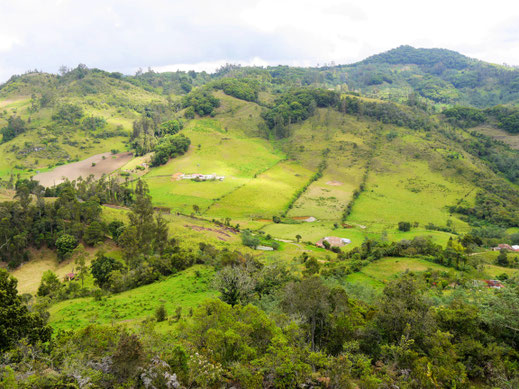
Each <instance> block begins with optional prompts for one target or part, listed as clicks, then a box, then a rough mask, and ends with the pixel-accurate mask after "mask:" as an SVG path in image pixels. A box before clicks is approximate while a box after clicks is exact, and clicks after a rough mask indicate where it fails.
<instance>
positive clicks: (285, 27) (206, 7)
mask: <svg viewBox="0 0 519 389" xmlns="http://www.w3.org/2000/svg"><path fill="white" fill-rule="evenodd" d="M0 20H1V22H0V82H1V81H5V80H7V79H8V78H9V77H10V76H11V75H13V74H20V73H23V72H25V71H27V70H32V69H38V70H43V71H46V72H53V73H56V72H57V71H58V69H59V68H60V66H63V65H64V66H67V67H75V66H77V65H78V64H79V63H83V64H86V65H87V66H88V67H97V68H101V69H104V70H108V71H119V72H122V73H125V74H133V73H135V71H136V70H137V69H139V68H143V69H147V68H148V67H151V68H152V69H154V70H156V71H175V70H177V69H180V70H190V69H193V70H197V71H201V70H206V71H214V70H216V69H217V68H218V67H220V66H222V65H224V64H225V63H233V64H243V65H262V66H266V65H278V64H286V65H297V66H316V65H318V64H321V65H322V64H325V63H331V62H335V63H336V64H344V63H352V62H355V61H358V60H361V59H364V58H366V57H368V56H370V55H373V54H377V53H380V52H383V51H386V50H389V49H392V48H395V47H398V46H400V45H404V44H406V45H412V46H414V47H440V48H447V49H451V50H456V51H459V52H461V53H462V54H465V55H468V56H470V57H474V58H478V59H481V60H485V61H488V62H493V63H499V64H502V63H506V64H509V65H519V1H517V0H515V1H509V0H493V1H491V2H489V1H479V0H471V1H466V0H448V1H446V0H435V1H427V2H425V1H418V0H391V1H388V0H362V1H361V0H356V1H344V0H220V1H217V0H187V1H184V0H170V1H166V0H146V1H136V0H102V1H100V0H0Z"/></svg>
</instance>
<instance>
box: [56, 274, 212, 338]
mask: <svg viewBox="0 0 519 389" xmlns="http://www.w3.org/2000/svg"><path fill="white" fill-rule="evenodd" d="M213 274H214V273H213V270H212V269H211V268H209V267H205V266H202V265H196V266H193V267H192V268H190V269H187V270H185V271H183V272H180V273H178V274H176V275H173V276H170V277H169V278H167V279H165V280H163V281H158V282H155V283H153V284H150V285H145V286H142V287H139V288H136V289H132V290H129V291H126V292H122V293H119V294H115V295H112V296H110V297H108V298H105V299H103V300H102V301H94V299H93V298H91V297H89V298H79V299H74V300H68V301H62V302H59V303H57V304H55V305H53V306H52V307H51V308H50V310H49V311H50V324H51V326H52V327H53V328H54V329H63V330H71V329H78V328H82V327H85V326H87V325H88V324H93V323H96V324H111V323H117V322H119V323H121V322H124V323H126V324H129V325H135V324H138V322H139V321H141V320H143V319H146V318H149V317H152V316H153V315H154V312H155V310H156V309H157V307H159V306H160V305H162V304H164V307H165V308H166V310H167V312H168V314H169V315H173V314H174V313H175V310H176V309H177V308H178V307H181V308H182V314H183V315H186V314H188V311H189V309H190V308H195V307H196V306H198V305H199V304H200V303H201V302H202V301H204V300H206V299H208V298H212V297H216V296H217V292H216V291H215V290H213V289H212V288H211V280H212V278H213ZM164 324H166V323H164Z"/></svg>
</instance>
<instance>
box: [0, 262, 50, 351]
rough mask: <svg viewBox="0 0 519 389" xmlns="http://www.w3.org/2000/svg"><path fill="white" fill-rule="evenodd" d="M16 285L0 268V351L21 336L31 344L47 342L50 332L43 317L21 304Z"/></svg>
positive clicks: (11, 344)
mask: <svg viewBox="0 0 519 389" xmlns="http://www.w3.org/2000/svg"><path fill="white" fill-rule="evenodd" d="M16 285H17V281H16V279H15V278H14V277H12V276H10V275H9V273H8V272H7V271H6V270H4V269H0V352H4V351H6V350H8V349H9V348H11V347H12V346H13V345H14V344H15V343H16V342H18V341H19V340H21V339H23V338H27V339H28V340H29V342H30V343H33V344H34V343H36V342H38V341H41V342H47V341H49V340H50V337H51V334H52V330H51V328H50V327H49V326H47V325H46V324H45V322H44V320H43V318H42V317H40V316H39V315H38V314H36V313H30V312H29V310H28V309H27V307H26V306H25V305H23V304H22V301H21V298H20V296H19V295H18V291H17V289H16Z"/></svg>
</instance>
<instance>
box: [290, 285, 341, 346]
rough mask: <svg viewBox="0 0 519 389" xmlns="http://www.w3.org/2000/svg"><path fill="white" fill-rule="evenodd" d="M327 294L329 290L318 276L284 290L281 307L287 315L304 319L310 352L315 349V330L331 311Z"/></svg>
mask: <svg viewBox="0 0 519 389" xmlns="http://www.w3.org/2000/svg"><path fill="white" fill-rule="evenodd" d="M329 294H330V290H329V288H328V287H327V286H326V285H324V284H323V282H322V280H321V278H320V277H318V276H314V277H311V278H306V279H304V280H303V281H301V282H291V283H290V284H288V285H287V286H286V288H285V293H284V296H283V300H282V302H281V305H282V307H283V308H284V309H285V311H287V312H288V313H291V314H297V315H301V316H302V317H303V318H304V319H305V322H306V324H307V326H308V329H309V338H310V344H311V349H312V350H315V349H316V343H317V340H318V339H317V330H318V328H319V327H322V325H323V323H324V321H325V320H326V318H327V315H328V314H329V313H330V310H331V306H330V300H329V298H328V297H329Z"/></svg>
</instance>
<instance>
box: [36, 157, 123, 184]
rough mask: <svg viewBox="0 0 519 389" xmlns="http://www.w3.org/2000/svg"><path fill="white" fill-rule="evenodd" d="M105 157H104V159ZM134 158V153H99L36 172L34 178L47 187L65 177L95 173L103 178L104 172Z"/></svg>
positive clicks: (84, 176)
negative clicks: (52, 168) (48, 170)
mask: <svg viewBox="0 0 519 389" xmlns="http://www.w3.org/2000/svg"><path fill="white" fill-rule="evenodd" d="M103 157H104V159H103ZM131 159H132V153H130V152H128V153H120V154H115V155H113V154H111V153H103V154H97V155H94V156H92V157H90V158H87V159H84V160H82V161H79V162H73V163H69V164H67V165H62V166H58V167H57V168H55V169H54V170H52V171H50V172H45V173H38V174H36V175H35V176H34V177H33V179H34V180H36V181H39V182H40V184H41V185H43V186H45V187H49V186H53V185H58V184H61V183H62V182H64V181H65V179H67V178H68V179H69V180H70V181H72V180H76V179H78V178H79V177H83V178H87V177H88V176H89V175H91V174H93V175H94V177H95V178H101V176H102V175H103V174H109V173H111V172H113V171H114V170H117V169H119V168H120V167H122V166H124V165H126V164H127V163H128V162H129V161H130V160H131Z"/></svg>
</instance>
